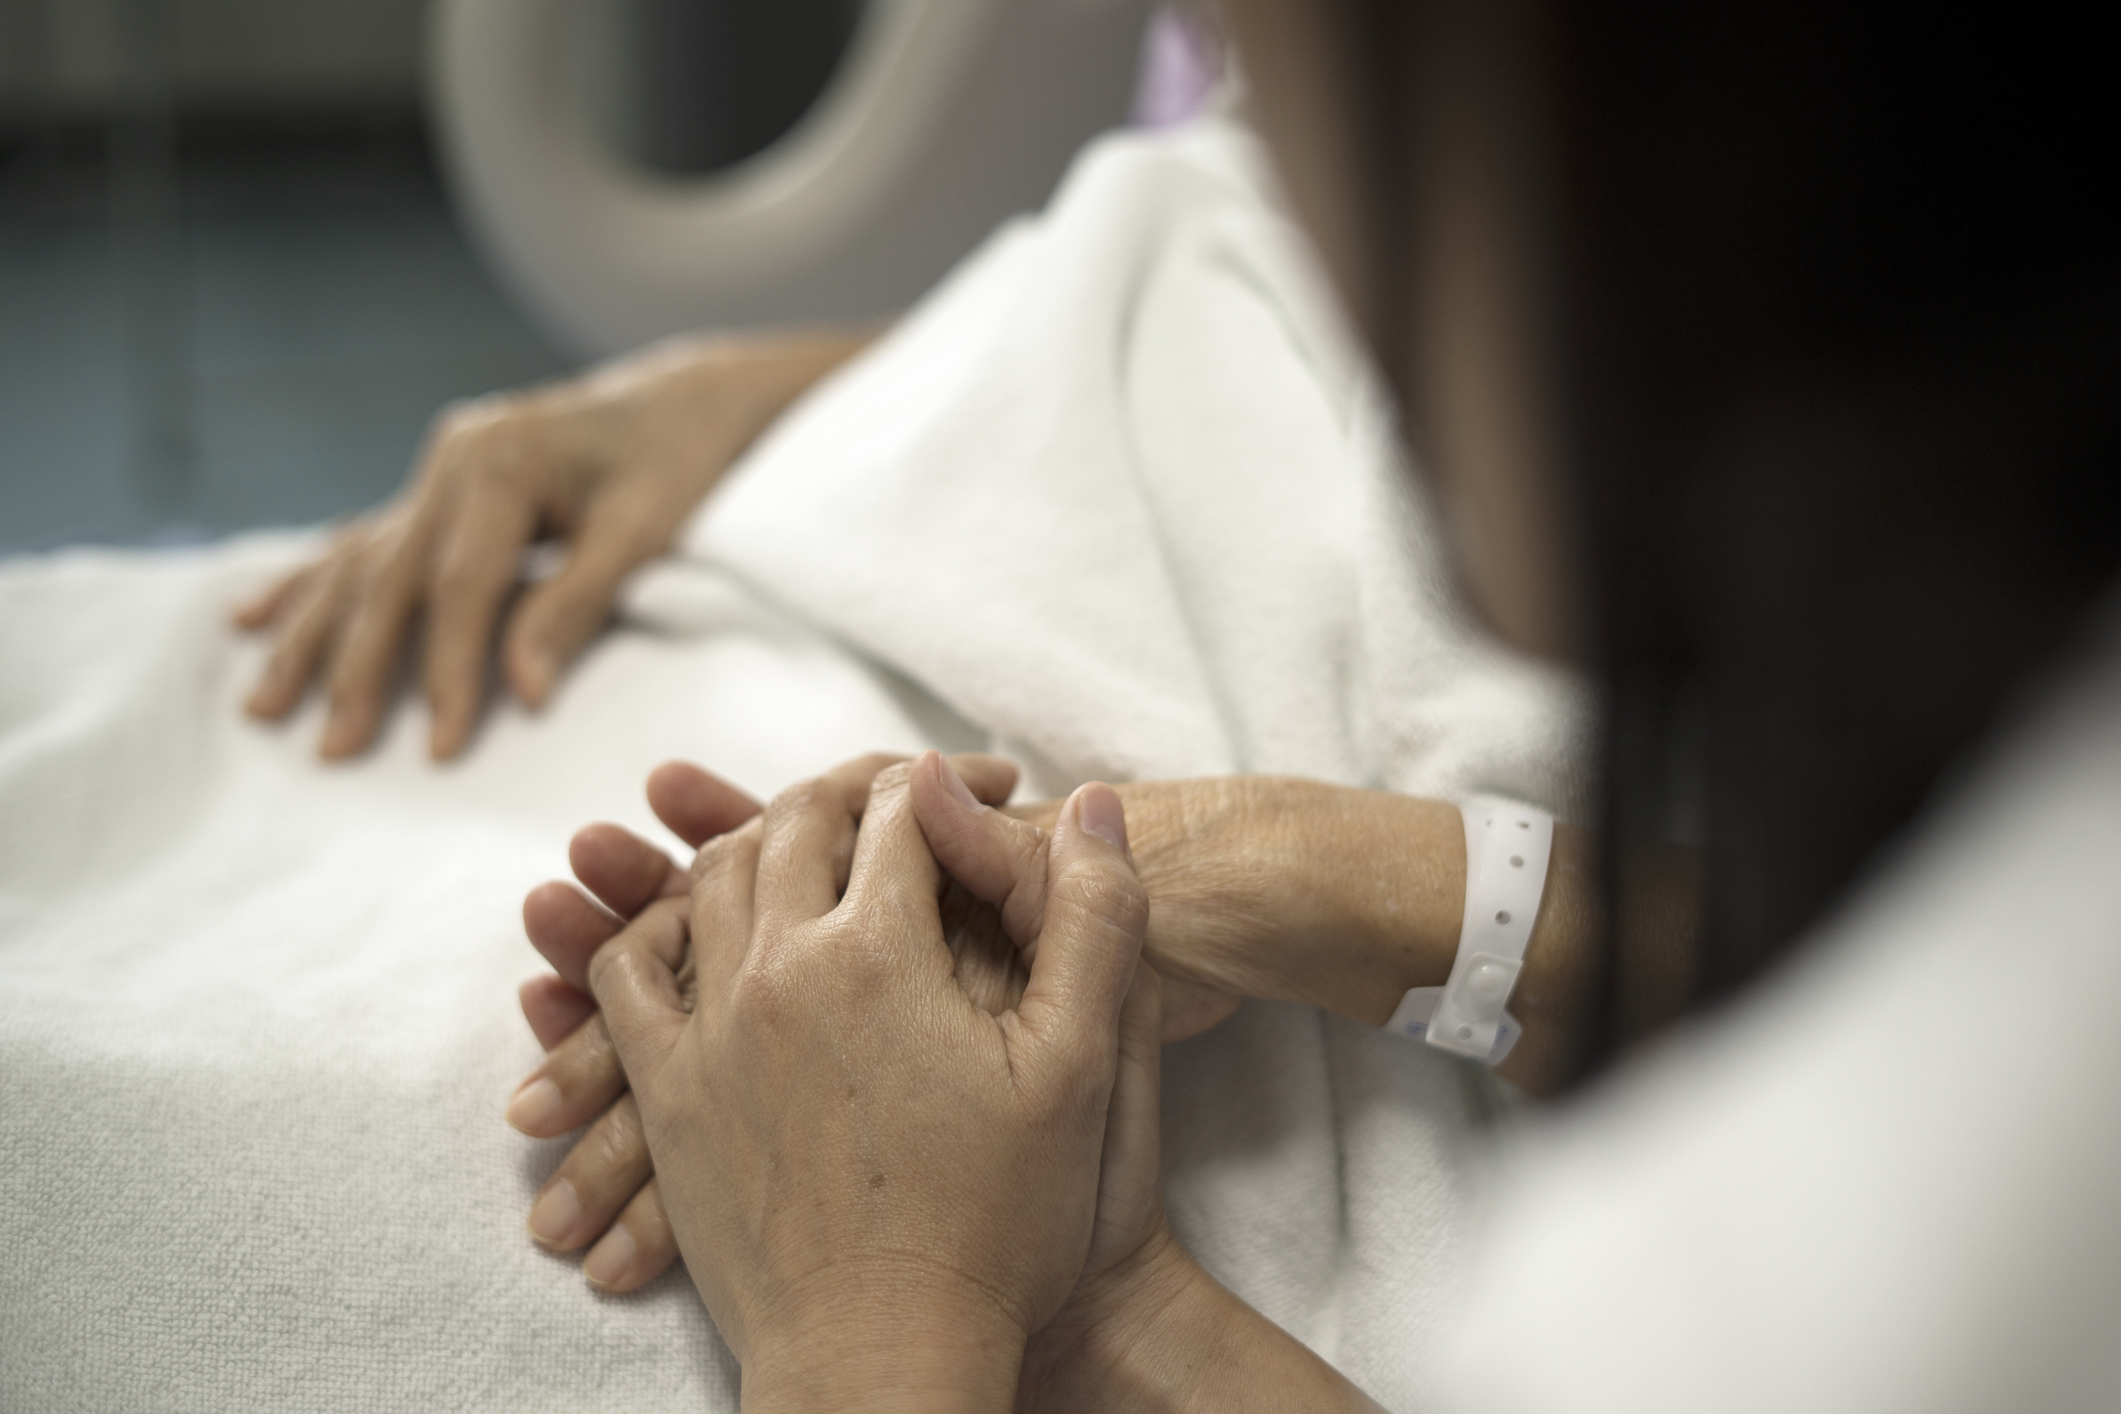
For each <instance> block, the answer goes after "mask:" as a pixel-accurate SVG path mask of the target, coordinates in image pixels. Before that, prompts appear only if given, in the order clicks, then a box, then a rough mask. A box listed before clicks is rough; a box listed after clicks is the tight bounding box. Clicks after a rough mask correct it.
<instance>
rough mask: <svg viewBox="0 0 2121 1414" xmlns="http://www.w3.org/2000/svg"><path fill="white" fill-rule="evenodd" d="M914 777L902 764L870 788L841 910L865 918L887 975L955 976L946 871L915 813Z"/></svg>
mask: <svg viewBox="0 0 2121 1414" xmlns="http://www.w3.org/2000/svg"><path fill="white" fill-rule="evenodd" d="M911 777H912V765H911V763H908V764H907V765H904V766H896V767H893V768H892V769H890V770H888V771H884V772H882V773H880V774H879V775H878V776H877V778H876V783H875V784H874V785H873V786H872V787H871V788H870V792H869V803H868V806H867V808H866V809H865V810H864V812H863V814H862V823H861V833H860V834H859V835H858V836H857V838H856V840H855V845H854V862H853V866H852V868H851V869H850V870H849V872H848V877H847V894H846V898H845V899H844V900H843V901H842V902H841V904H840V908H841V910H842V911H843V913H844V914H845V915H846V916H848V917H850V918H854V919H860V920H862V927H863V930H864V937H865V938H866V939H867V940H868V941H869V942H870V943H871V944H872V946H874V947H875V948H877V949H878V958H879V960H880V961H882V962H884V963H885V964H886V966H887V973H886V975H891V976H897V975H904V976H907V977H913V978H919V977H922V976H923V975H924V974H926V975H930V976H932V975H934V974H935V973H937V972H940V973H941V974H942V975H944V976H948V975H949V974H950V971H951V958H950V952H949V949H948V947H947V946H944V945H940V941H941V939H942V920H941V909H940V898H939V895H940V892H941V891H940V890H939V889H938V888H937V885H938V883H939V882H940V881H941V871H940V870H939V869H938V868H937V866H936V862H935V855H934V854H933V853H931V852H930V850H929V848H928V842H927V840H926V839H925V838H923V837H922V835H921V825H920V821H919V820H918V819H917V818H915V816H914V813H913V798H912V794H911V791H910V789H909V783H910V781H911Z"/></svg>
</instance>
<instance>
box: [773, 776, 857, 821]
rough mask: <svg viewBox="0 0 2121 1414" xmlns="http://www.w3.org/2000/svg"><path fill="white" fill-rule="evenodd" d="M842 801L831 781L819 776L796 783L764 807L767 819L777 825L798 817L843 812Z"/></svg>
mask: <svg viewBox="0 0 2121 1414" xmlns="http://www.w3.org/2000/svg"><path fill="white" fill-rule="evenodd" d="M845 808H846V806H845V804H844V801H843V799H842V797H841V795H840V793H839V791H838V790H836V789H834V787H833V784H832V782H831V781H829V780H826V779H825V778H823V777H821V776H813V777H811V778H810V779H809V780H804V781H797V782H796V783H795V784H794V785H792V786H789V787H788V788H787V789H786V790H784V791H782V792H781V793H780V794H779V795H777V796H775V797H774V798H773V801H772V803H771V804H769V805H768V806H767V807H766V814H767V818H768V819H770V820H772V821H774V822H775V823H779V822H781V821H785V820H790V819H794V818H797V817H799V816H804V815H811V814H825V813H829V812H832V811H835V810H844V809H845Z"/></svg>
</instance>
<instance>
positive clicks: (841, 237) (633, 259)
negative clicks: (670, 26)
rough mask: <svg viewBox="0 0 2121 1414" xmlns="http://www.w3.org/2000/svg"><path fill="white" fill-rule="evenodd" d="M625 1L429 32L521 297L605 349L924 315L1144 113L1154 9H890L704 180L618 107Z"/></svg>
mask: <svg viewBox="0 0 2121 1414" xmlns="http://www.w3.org/2000/svg"><path fill="white" fill-rule="evenodd" d="M843 2H844V0H843ZM617 4H618V0H595V3H592V0H572V2H570V0H440V3H438V4H437V6H436V8H435V12H434V18H433V29H432V34H431V46H430V67H429V88H430V105H431V110H432V112H433V115H434V120H435V124H436V129H437V136H438V139H439V142H440V146H441V150H442V152H443V154H444V165H445V169H446V171H447V173H448V177H449V181H450V184H451V187H452V190H453V193H454V196H455V199H456V201H457V204H458V206H459V208H460V210H461V212H462V214H463V216H464V218H465V221H466V224H467V225H468V226H469V227H470V228H471V230H472V231H473V233H474V236H475V238H476V240H477V241H478V243H479V245H480V246H481V247H482V249H483V250H484V252H485V254H486V255H487V257H488V259H489V260H490V261H491V262H492V264H493V266H494V267H495V269H496V271H497V272H498V273H499V274H500V276H501V278H502V279H503V280H504V282H506V283H507V285H508V286H509V287H510V288H511V289H512V290H513V291H514V293H515V294H516V296H517V297H518V298H519V299H520V300H521V301H522V303H523V304H524V306H525V307H526V308H528V309H529V310H530V311H532V313H533V314H534V316H535V317H536V318H538V319H539V320H540V321H541V322H542V323H543V324H544V325H545V326H546V327H547V328H548V329H549V330H550V331H551V333H552V334H553V335H554V336H555V337H557V338H559V339H560V340H561V341H563V342H564V343H565V344H566V345H567V346H568V347H569V348H571V349H573V350H575V351H576V352H578V353H581V354H584V355H591V356H593V355H599V354H607V353H612V352H615V351H618V350H620V349H625V348H630V347H633V346H635V345H638V344H640V343H642V342H644V341H647V340H650V339H653V338H656V337H659V336H661V335H665V334H670V333H674V332H677V331H680V330H686V329H699V328H711V327H717V326H736V325H749V324H761V323H772V322H785V321H791V320H836V321H846V320H866V319H877V318H883V317H886V316H889V315H891V314H894V313H896V312H897V311H899V310H901V309H904V308H905V307H907V306H908V305H910V304H911V303H912V302H913V300H914V299H915V298H917V297H918V296H919V295H920V294H921V293H922V292H923V291H925V290H926V289H927V288H928V287H929V286H931V285H932V284H934V283H935V281H936V280H937V279H938V278H939V277H941V275H942V274H943V273H944V272H945V271H946V270H948V269H949V268H950V266H951V265H952V264H953V263H954V262H955V261H956V260H957V259H958V258H959V257H960V256H962V255H963V254H964V253H965V252H967V251H968V250H970V249H971V248H972V247H973V246H974V245H975V244H976V243H977V242H978V241H979V240H980V239H981V238H982V237H983V236H985V235H986V234H987V232H988V231H990V230H991V229H992V228H993V227H994V226H995V225H996V224H997V223H998V222H999V221H1001V220H1003V219H1005V218H1006V217H1008V216H1010V215H1013V214H1016V213H1018V212H1023V211H1030V210H1034V209H1036V208H1037V207H1038V206H1040V205H1041V204H1042V203H1043V202H1044V201H1045V199H1046V197H1047V196H1048V195H1049V194H1050V192H1051V191H1052V188H1053V186H1054V184H1055V182H1056V181H1057V180H1058V179H1059V177H1060V175H1061V173H1062V172H1063V171H1064V170H1065V169H1066V166H1067V164H1068V162H1069V161H1070V159H1072V158H1073V156H1074V155H1075V153H1076V151H1077V150H1078V149H1079V148H1080V147H1081V146H1082V145H1083V143H1084V142H1085V141H1086V140H1088V139H1089V138H1090V137H1092V136H1093V135H1095V134H1096V133H1098V132H1100V131H1102V130H1104V129H1106V128H1109V127H1112V126H1114V125H1116V124H1118V123H1120V122H1122V121H1123V120H1124V119H1125V117H1126V115H1127V109H1128V102H1129V99H1130V97H1131V95H1132V92H1133V84H1134V79H1135V72H1136V66H1137V61H1138V57H1139V54H1140V50H1141V41H1142V33H1143V28H1144V25H1145V23H1146V21H1147V15H1148V9H1149V6H1148V4H1147V0H869V3H868V4H866V5H864V6H862V8H861V12H860V14H859V15H858V16H857V17H856V18H855V20H854V24H853V31H852V35H851V38H850V40H849V42H848V44H847V47H846V51H845V53H844V55H843V57H842V58H841V59H840V61H839V63H838V66H837V68H836V69H835V71H834V72H833V73H832V75H831V77H830V79H829V80H828V81H827V82H826V83H825V84H824V87H823V91H822V92H821V93H820V94H819V96H818V98H817V101H816V102H815V103H814V104H813V105H812V106H811V107H810V109H809V111H807V112H806V113H804V114H803V115H802V116H801V118H800V119H798V120H797V121H796V122H795V123H794V125H793V126H792V127H791V128H789V129H788V131H787V132H786V133H785V134H784V135H783V136H781V137H779V138H778V139H777V140H775V141H773V142H771V143H770V144H769V145H768V146H766V147H765V148H764V149H763V150H762V151H759V152H757V153H756V154H754V155H750V156H747V157H744V158H742V159H741V160H739V161H737V162H735V163H734V164H733V165H730V166H728V167H726V168H723V169H720V170H715V171H709V172H706V173H702V174H688V173H682V172H679V173H673V172H669V171H667V170H666V171H657V170H653V169H652V168H651V167H650V166H649V165H648V164H646V163H644V162H643V161H641V160H640V159H639V157H637V156H634V155H630V154H629V153H628V152H627V151H626V150H625V147H624V145H623V144H622V143H620V142H617V141H613V140H612V132H611V127H612V125H611V123H610V122H609V121H608V114H600V112H599V109H600V107H608V104H601V103H600V100H599V97H598V80H597V77H596V74H595V72H594V66H595V62H596V60H597V58H598V56H599V55H600V54H605V55H608V54H609V53H611V52H613V51H614V50H615V49H616V48H620V47H622V46H614V45H613V44H612V43H611V42H610V38H609V36H610V29H609V26H610V25H611V24H613V23H614V22H615V21H616V20H617V19H618V17H619V15H620V12H619V10H618V8H617ZM600 26H601V27H603V28H600ZM585 70H586V71H587V72H585Z"/></svg>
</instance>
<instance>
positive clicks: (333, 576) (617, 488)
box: [236, 330, 874, 759]
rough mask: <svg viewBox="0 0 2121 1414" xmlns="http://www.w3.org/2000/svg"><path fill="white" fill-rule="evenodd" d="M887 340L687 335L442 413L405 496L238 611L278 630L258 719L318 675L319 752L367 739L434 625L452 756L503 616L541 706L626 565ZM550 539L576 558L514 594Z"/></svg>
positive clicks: (444, 732)
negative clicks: (816, 389) (537, 549)
mask: <svg viewBox="0 0 2121 1414" xmlns="http://www.w3.org/2000/svg"><path fill="white" fill-rule="evenodd" d="M873 337H874V331H873V330H860V331H851V330H850V331H802V332H786V333H758V334H750V335H744V336H732V337H726V338H714V339H683V340H672V341H670V342H668V343H663V344H658V345H655V346H654V347H651V348H649V349H646V350H643V351H642V352H640V353H637V354H634V355H631V356H629V357H627V358H622V359H618V360H614V361H613V362H610V363H607V364H604V365H602V366H600V367H598V368H596V369H593V370H591V371H590V372H589V373H587V374H585V375H583V376H581V377H579V378H574V379H569V380H567V381H564V382H560V383H554V384H551V385H548V386H545V387H540V388H532V389H529V390H526V391H523V392H519V393H511V394H497V395H494V396H492V397H486V398H479V399H476V400H474V401H471V402H465V403H459V404H457V405H455V406H452V407H450V408H448V409H446V410H444V411H443V412H442V413H441V415H440V416H438V417H437V418H436V419H435V424H434V427H433V429H432V430H431V432H430V433H429V435H428V439H427V445H426V448H425V449H424V450H423V451H422V453H421V455H420V460H419V464H418V465H417V466H416V467H415V469H414V471H413V474H412V477H411V479H410V480H409V481H408V483H407V484H406V486H405V489H404V490H403V491H401V492H400V493H399V494H398V495H397V497H396V498H395V499H394V500H392V501H390V502H389V503H388V504H386V505H384V506H382V507H381V508H379V509H378V510H376V511H373V512H371V513H370V514H368V515H366V516H363V517H362V518H360V519H359V520H356V521H354V522H352V523H351V524H349V525H348V526H346V528H345V529H343V530H342V531H341V532H340V533H339V535H338V537H337V538H336V539H335V540H334V541H333V543H332V545H331V546H330V548H329V549H327V550H326V551H325V552H324V554H323V555H322V556H320V557H319V558H318V559H317V560H316V561H315V562H313V563H311V564H309V565H305V566H303V567H302V568H301V569H298V570H296V571H295V572H294V573H293V574H291V575H289V576H287V577H286V578H284V579H283V580H281V581H280V582H279V583H278V584H276V585H274V586H272V587H271V588H270V589H268V590H266V591H265V592H264V593H263V594H261V595H259V596H258V597H257V598H256V599H254V600H252V601H251V602H249V603H247V604H245V605H244V606H242V608H240V609H239V610H238V611H237V614H236V622H237V623H238V624H240V625H241V626H243V627H245V628H251V629H264V628H268V627H269V628H271V629H272V631H273V636H274V643H273V648H272V655H271V657H270V658H269V659H268V660H267V663H266V667H265V671H264V673H263V674H262V676H261V677H260V678H259V680H258V684H257V686H256V688H255V689H253V690H252V692H251V696H250V700H249V704H248V705H249V710H250V712H251V714H252V715H254V716H257V717H264V718H279V717H283V716H285V715H286V714H287V713H288V712H290V711H292V710H293V709H294V708H295V706H296V705H297V704H298V703H299V702H301V700H302V698H303V697H304V696H305V695H306V693H307V692H308V690H309V686H310V684H311V682H312V681H313V680H321V681H322V682H323V684H324V686H325V689H326V691H327V693H328V694H329V696H330V700H331V711H330V717H329V720H328V722H327V724H326V726H325V728H324V739H323V742H322V745H321V750H322V752H323V754H324V755H325V756H327V757H339V756H348V755H351V754H353V753H354V752H357V751H359V750H361V749H362V748H363V747H365V746H366V745H367V744H368V743H369V741H370V740H372V739H373V738H374V736H375V734H376V730H377V728H378V727H379V726H380V725H381V723H382V720H383V717H384V713H385V707H386V696H387V694H388V692H389V690H390V687H391V683H392V681H393V679H394V678H395V675H396V672H397V666H398V661H399V659H400V657H401V656H402V654H403V651H404V649H405V646H406V645H407V644H408V643H410V642H412V641H414V640H415V638H416V637H419V636H420V635H417V634H416V633H415V630H416V629H419V628H423V627H424V648H423V659H424V661H423V663H422V665H421V667H422V679H423V683H424V687H425V692H426V696H427V700H428V704H429V707H430V708H431V710H432V715H433V723H432V728H431V735H430V737H429V747H430V750H432V752H433V754H434V755H435V757H436V758H437V759H441V758H444V757H448V756H453V755H455V754H456V753H457V752H458V751H460V750H462V749H463V746H464V744H465V743H466V742H467V741H468V740H469V739H470V737H471V731H472V727H473V725H474V723H475V722H476V721H477V718H478V712H479V707H480V699H481V696H482V694H483V688H484V683H485V681H486V675H487V663H488V659H489V656H490V655H491V654H492V652H493V651H494V646H495V637H496V627H497V625H499V626H501V632H500V634H499V637H500V640H501V642H500V649H501V668H502V672H503V675H504V677H505V678H506V679H507V682H508V684H509V686H510V687H511V688H512V689H513V690H514V691H515V693H516V695H517V696H519V697H521V698H522V699H523V700H524V701H525V702H528V703H530V704H531V705H532V706H539V705H542V704H543V703H544V701H545V699H546V698H547V697H548V696H549V695H550V694H551V692H552V688H553V685H554V683H555V682H556V681H557V679H558V677H559V674H560V673H561V671H562V670H563V669H564V668H565V667H566V665H567V664H568V662H569V661H571V660H572V659H573V657H574V655H575V654H576V653H578V652H579V651H580V650H581V649H582V647H583V645H585V644H586V643H588V642H589V640H590V639H591V638H593V637H594V636H595V635H596V633H597V632H598V630H599V629H601V628H602V627H603V624H604V621H605V618H606V616H607V615H608V614H609V613H610V611H611V605H612V602H613V600H614V598H615V597H616V596H617V593H618V589H619V585H620V582H621V581H622V580H623V579H624V578H625V576H626V575H627V573H628V572H630V571H631V570H633V569H634V568H635V567H636V566H638V565H640V564H641V563H642V562H644V561H646V560H648V559H650V558H652V557H654V556H655V555H658V554H660V553H662V552H663V551H664V550H665V549H667V548H668V547H669V544H670V539H671V537H672V535H674V534H675V533H676V531H677V528H678V527H679V526H680V525H682V524H683V523H684V520H685V516H686V513H687V512H688V511H690V510H691V509H692V507H693V506H694V505H696V504H698V503H699V501H700V500H701V499H702V498H703V497H705V496H706V494H707V492H708V491H709V490H710V489H712V488H713V486H714V484H715V482H716V481H717V480H719V479H720V477H721V475H722V473H723V472H724V471H726V470H727V469H728V467H729V465H730V464H731V463H732V462H733V461H734V460H735V459H736V457H737V456H738V455H739V454H740V453H741V452H743V450H744V449H745V448H746V447H748V446H750V445H751V443H752V441H753V440H754V439H755V438H756V437H757V436H758V435H759V433H760V432H761V431H763V430H764V429H765V428H766V426H767V425H768V424H770V423H771V422H772V421H773V419H774V418H776V417H778V416H779V415H780V413H781V411H782V410H783V409H784V408H786V407H787V406H788V404H789V403H791V402H793V401H794V400H795V398H796V397H797V396H798V395H800V394H801V393H802V392H803V391H804V390H805V389H807V388H809V387H810V386H811V385H812V384H813V383H815V382H817V380H818V379H819V378H821V377H823V376H824V375H825V374H826V373H828V372H830V371H831V370H832V369H833V368H836V367H837V366H839V365H840V364H841V363H843V362H844V361H846V360H847V359H848V358H850V357H851V356H853V354H855V353H856V352H857V351H859V350H860V349H861V348H862V347H864V346H865V345H866V344H867V343H868V342H869V341H870V340H871V339H872V338H873ZM541 539H550V540H555V541H558V542H559V543H560V544H561V545H563V546H564V547H565V558H564V560H563V561H562V563H561V565H560V567H559V569H558V571H557V572H556V573H555V574H553V575H552V576H551V577H550V578H549V579H546V580H544V581H543V582H542V583H539V584H537V585H535V586H533V587H531V588H529V589H527V590H526V591H524V592H523V593H522V594H521V595H520V596H516V595H515V591H516V589H517V586H518V582H519V580H520V579H521V576H522V567H523V551H524V549H525V548H526V547H527V546H529V545H530V544H532V543H533V542H535V541H538V540H541ZM504 619H505V624H503V623H502V621H503V620H504Z"/></svg>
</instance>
